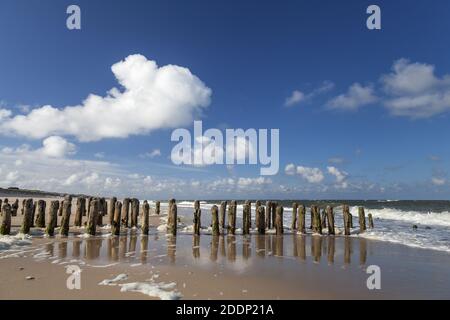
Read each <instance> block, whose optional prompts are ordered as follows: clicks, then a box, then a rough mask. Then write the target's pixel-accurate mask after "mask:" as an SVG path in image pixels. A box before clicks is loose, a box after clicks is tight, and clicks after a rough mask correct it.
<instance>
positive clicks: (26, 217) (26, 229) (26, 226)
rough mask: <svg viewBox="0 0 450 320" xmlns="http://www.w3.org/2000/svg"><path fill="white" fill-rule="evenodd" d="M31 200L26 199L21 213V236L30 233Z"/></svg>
mask: <svg viewBox="0 0 450 320" xmlns="http://www.w3.org/2000/svg"><path fill="white" fill-rule="evenodd" d="M32 211H33V199H27V201H26V202H25V209H24V212H23V221H22V227H21V229H20V232H21V233H23V234H28V233H30V228H31V219H32V216H31V215H32V214H33V212H32Z"/></svg>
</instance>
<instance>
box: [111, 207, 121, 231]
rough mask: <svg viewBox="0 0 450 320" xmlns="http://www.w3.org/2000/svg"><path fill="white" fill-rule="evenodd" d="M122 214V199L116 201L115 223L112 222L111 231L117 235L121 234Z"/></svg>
mask: <svg viewBox="0 0 450 320" xmlns="http://www.w3.org/2000/svg"><path fill="white" fill-rule="evenodd" d="M121 214H122V203H120V201H116V202H115V203H114V218H113V223H112V224H111V233H112V234H113V235H115V236H118V235H120V225H121V224H122V219H121Z"/></svg>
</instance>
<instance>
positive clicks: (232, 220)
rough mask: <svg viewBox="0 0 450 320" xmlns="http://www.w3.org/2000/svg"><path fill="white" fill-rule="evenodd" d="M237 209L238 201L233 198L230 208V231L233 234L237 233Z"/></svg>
mask: <svg viewBox="0 0 450 320" xmlns="http://www.w3.org/2000/svg"><path fill="white" fill-rule="evenodd" d="M236 210H237V202H236V200H233V201H231V204H230V207H229V208H228V233H229V234H232V235H234V234H235V233H236Z"/></svg>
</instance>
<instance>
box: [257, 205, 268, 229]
mask: <svg viewBox="0 0 450 320" xmlns="http://www.w3.org/2000/svg"><path fill="white" fill-rule="evenodd" d="M256 220H257V221H258V233H259V234H264V233H266V217H265V209H264V207H263V206H259V207H258V211H257V212H256Z"/></svg>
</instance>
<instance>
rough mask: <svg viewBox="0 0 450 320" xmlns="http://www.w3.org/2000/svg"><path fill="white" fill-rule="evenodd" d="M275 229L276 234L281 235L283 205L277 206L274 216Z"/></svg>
mask: <svg viewBox="0 0 450 320" xmlns="http://www.w3.org/2000/svg"><path fill="white" fill-rule="evenodd" d="M275 230H276V235H282V234H283V232H284V230H283V206H277V209H276V216H275Z"/></svg>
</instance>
